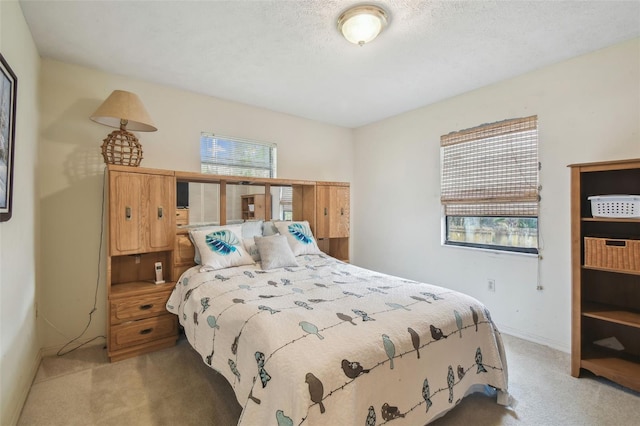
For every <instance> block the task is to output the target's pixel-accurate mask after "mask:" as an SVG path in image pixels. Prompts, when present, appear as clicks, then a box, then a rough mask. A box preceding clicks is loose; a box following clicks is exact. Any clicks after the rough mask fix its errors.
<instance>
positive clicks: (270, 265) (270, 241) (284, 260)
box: [254, 235, 298, 271]
mask: <svg viewBox="0 0 640 426" xmlns="http://www.w3.org/2000/svg"><path fill="white" fill-rule="evenodd" d="M254 240H255V242H256V246H257V247H258V251H259V252H260V264H261V265H262V269H264V270H265V271H268V270H269V269H275V268H283V267H285V266H298V262H296V257H295V256H294V255H293V252H292V251H291V247H289V243H288V242H287V237H285V236H284V235H271V236H270V237H254Z"/></svg>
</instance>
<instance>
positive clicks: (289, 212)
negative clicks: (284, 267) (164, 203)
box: [176, 180, 293, 226]
mask: <svg viewBox="0 0 640 426" xmlns="http://www.w3.org/2000/svg"><path fill="white" fill-rule="evenodd" d="M221 187H223V188H221ZM221 191H222V192H224V198H225V201H226V203H225V204H226V207H225V210H224V211H225V213H226V214H225V223H227V224H231V223H240V222H243V221H246V220H270V219H276V220H292V219H293V189H292V185H288V184H283V183H280V182H278V183H277V184H276V185H269V184H263V183H252V182H251V183H250V182H227V183H226V184H223V185H221V184H220V183H212V182H187V181H180V180H179V181H177V184H176V203H177V223H178V224H179V225H183V226H184V225H192V226H193V225H205V224H212V225H213V224H220V223H221V218H220V213H221V212H220V204H221Z"/></svg>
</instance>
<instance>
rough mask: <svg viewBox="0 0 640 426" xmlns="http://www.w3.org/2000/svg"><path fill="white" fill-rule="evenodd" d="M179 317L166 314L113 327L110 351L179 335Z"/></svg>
mask: <svg viewBox="0 0 640 426" xmlns="http://www.w3.org/2000/svg"><path fill="white" fill-rule="evenodd" d="M177 319H178V317H177V316H175V315H173V314H166V315H162V316H159V317H154V318H147V319H143V320H139V321H131V322H127V323H124V324H120V325H114V326H112V327H111V337H110V342H109V350H110V351H117V350H118V349H122V348H126V347H128V346H133V345H140V344H143V343H147V342H152V341H154V340H157V339H161V338H163V337H170V336H173V335H177V333H178V321H177Z"/></svg>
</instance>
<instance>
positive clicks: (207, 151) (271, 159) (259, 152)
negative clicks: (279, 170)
mask: <svg viewBox="0 0 640 426" xmlns="http://www.w3.org/2000/svg"><path fill="white" fill-rule="evenodd" d="M200 171H201V172H202V173H210V174H215V175H230V176H252V177H267V178H273V177H276V144H273V143H265V142H256V141H250V140H245V139H238V138H231V137H224V136H216V135H214V134H213V133H205V132H203V133H201V135H200Z"/></svg>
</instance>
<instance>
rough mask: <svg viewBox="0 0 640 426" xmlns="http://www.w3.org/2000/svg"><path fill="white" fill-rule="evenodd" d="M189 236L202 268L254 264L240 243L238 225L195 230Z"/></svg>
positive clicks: (239, 228) (240, 233) (239, 227)
mask: <svg viewBox="0 0 640 426" xmlns="http://www.w3.org/2000/svg"><path fill="white" fill-rule="evenodd" d="M189 234H190V235H191V237H192V240H193V241H194V242H195V247H196V248H197V250H198V251H199V252H200V260H201V264H202V266H203V267H204V266H206V267H208V269H214V270H215V269H223V268H229V267H231V266H240V265H250V264H252V263H255V262H254V261H253V259H252V258H251V256H250V255H249V253H247V251H246V250H245V248H244V245H243V243H242V239H241V235H242V230H241V226H240V225H230V226H221V227H219V229H196V230H192V231H191V232H190V233H189Z"/></svg>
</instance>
